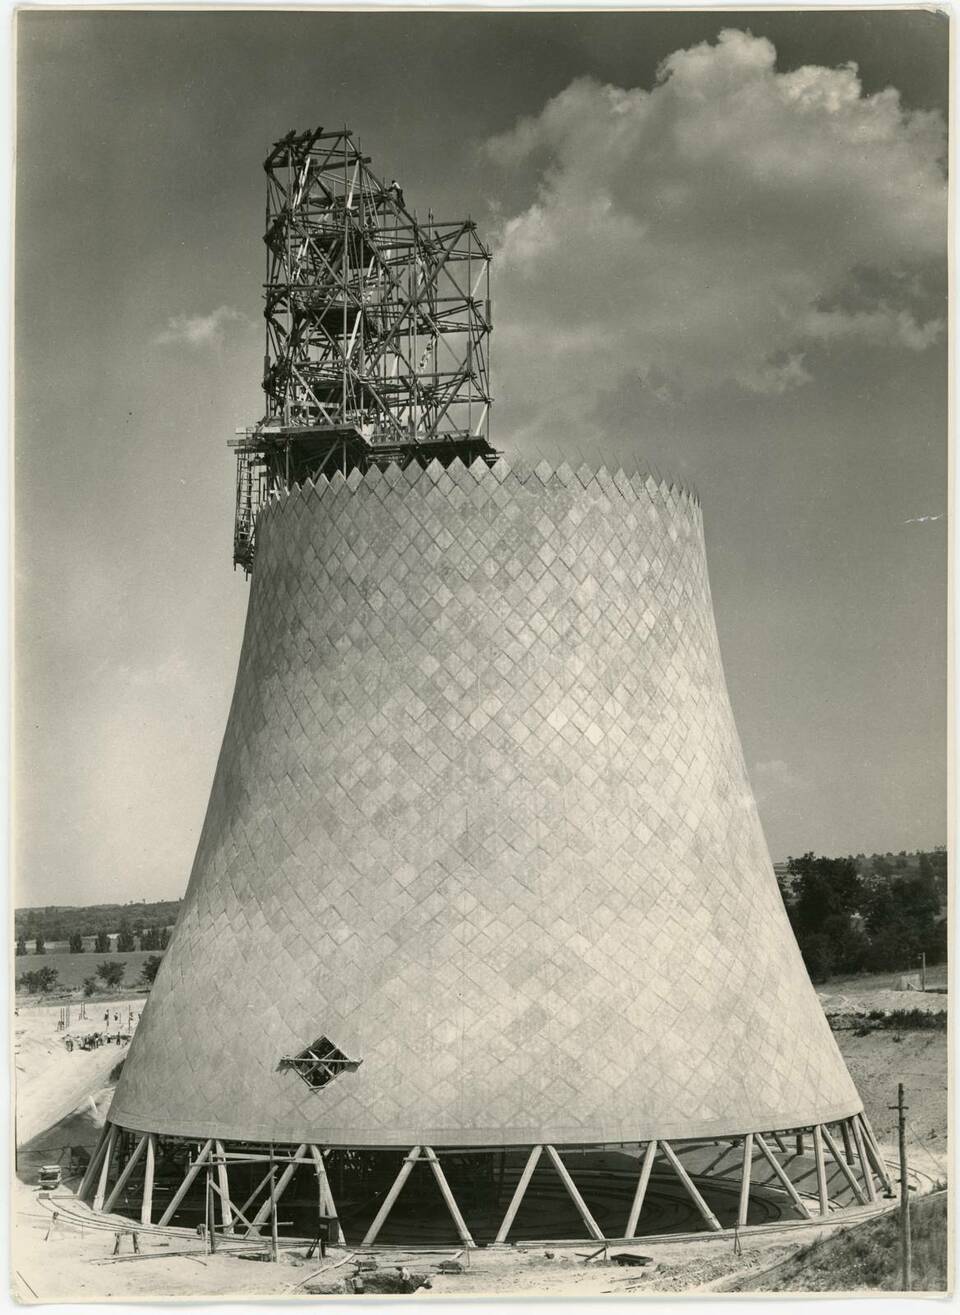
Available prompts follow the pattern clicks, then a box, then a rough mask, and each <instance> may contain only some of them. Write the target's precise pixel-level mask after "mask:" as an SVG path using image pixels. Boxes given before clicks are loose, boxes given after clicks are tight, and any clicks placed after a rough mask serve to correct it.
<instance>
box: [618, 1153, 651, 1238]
mask: <svg viewBox="0 0 960 1315" xmlns="http://www.w3.org/2000/svg"><path fill="white" fill-rule="evenodd" d="M656 1158H657V1142H656V1138H654V1140H653V1141H651V1142H649V1143H648V1145H647V1150H646V1153H645V1155H644V1157H643V1167H642V1168H641V1170H640V1178H639V1181H638V1182H637V1190H636V1192H635V1193H634V1197H633V1204H632V1205H631V1206H630V1214H629V1216H628V1218H627V1228H626V1232H625V1233H624V1237H636V1235H637V1224H638V1223H639V1222H640V1212H641V1210H642V1209H643V1202H644V1200H645V1199H646V1195H647V1188H648V1187H649V1185H650V1175H651V1173H652V1172H653V1162H654V1160H655V1159H656Z"/></svg>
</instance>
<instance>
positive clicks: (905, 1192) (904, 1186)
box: [891, 1082, 913, 1292]
mask: <svg viewBox="0 0 960 1315" xmlns="http://www.w3.org/2000/svg"><path fill="white" fill-rule="evenodd" d="M891 1108H893V1107H892V1106H891ZM896 1108H897V1133H898V1137H899V1141H900V1257H901V1267H902V1281H901V1287H902V1288H903V1291H904V1292H909V1291H910V1290H911V1282H912V1273H911V1270H912V1266H913V1256H912V1254H911V1245H910V1183H909V1180H908V1178H907V1117H906V1116H907V1106H906V1105H904V1103H903V1083H902V1082H900V1083H898V1084H897V1106H896Z"/></svg>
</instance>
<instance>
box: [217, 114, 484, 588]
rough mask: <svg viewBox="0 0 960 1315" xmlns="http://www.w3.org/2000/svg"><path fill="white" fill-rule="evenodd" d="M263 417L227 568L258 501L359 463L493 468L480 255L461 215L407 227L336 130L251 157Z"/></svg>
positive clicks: (245, 559) (244, 442)
mask: <svg viewBox="0 0 960 1315" xmlns="http://www.w3.org/2000/svg"><path fill="white" fill-rule="evenodd" d="M264 169H265V171H266V174H267V208H266V228H265V233H264V242H265V244H266V249H267V268H266V282H265V284H264V299H265V304H264V317H265V319H266V352H265V356H264V375H263V390H264V393H265V394H266V403H267V405H266V413H265V415H264V417H263V419H262V420H261V421H260V422H259V423H258V424H256V425H254V426H252V427H251V428H250V429H247V430H243V431H240V432H241V435H242V436H241V437H240V438H239V440H238V441H235V443H234V446H235V447H236V454H237V486H236V494H237V502H236V522H235V533H234V562H235V564H237V565H240V566H242V567H243V568H244V569H245V570H247V571H249V569H250V567H251V565H252V562H253V554H254V539H255V531H256V516H257V512H258V510H259V508H260V506H262V504H263V502H264V500H265V499H266V498H268V497H269V496H270V494H271V493H272V492H279V491H281V490H282V489H284V488H289V487H290V486H291V485H292V484H293V483H298V482H302V481H303V480H305V479H309V478H315V477H316V476H317V475H319V474H321V473H333V471H335V470H338V469H339V470H340V471H341V472H342V473H344V474H346V473H348V472H349V470H351V469H354V468H356V467H359V468H360V469H361V470H365V469H366V468H367V467H368V466H369V465H370V464H378V465H386V464H388V463H389V462H397V463H398V464H400V465H405V464H408V463H409V462H410V461H411V460H418V461H420V462H422V463H423V464H425V463H426V462H427V461H429V460H432V459H433V458H435V457H436V458H437V459H439V460H440V461H441V463H443V464H446V463H447V462H448V461H451V460H453V458H454V456H460V457H461V458H462V459H466V460H467V462H470V461H472V460H474V459H475V458H476V457H477V456H482V457H485V458H487V459H489V460H491V461H492V460H493V459H494V457H495V455H496V454H495V453H494V452H493V450H492V449H491V448H490V445H489V438H488V431H489V418H490V404H491V400H492V399H491V394H490V377H489V338H490V331H491V317H490V252H489V250H488V249H487V247H486V246H485V245H484V243H483V242H482V241H481V239H480V237H479V235H478V233H477V228H476V224H474V222H473V221H472V220H471V219H456V220H449V221H441V220H438V219H435V218H434V216H433V215H432V214H430V215H428V217H427V220H426V222H425V223H421V222H420V221H419V220H418V218H417V217H416V215H415V214H412V213H411V212H410V211H409V210H408V209H407V207H406V205H405V202H404V197H403V192H402V189H401V188H400V185H399V184H398V183H397V182H396V181H391V182H390V183H384V182H383V181H382V179H380V178H378V177H377V175H376V174H374V173H373V171H372V170H371V168H370V158H369V156H365V155H363V153H362V152H361V150H360V147H359V145H358V144H357V143H356V141H355V140H354V138H353V136H352V134H351V133H350V131H349V130H348V129H346V128H342V129H337V130H334V131H332V132H325V131H324V130H323V129H322V128H317V129H315V130H308V131H307V132H302V133H296V132H290V133H288V134H287V135H286V136H285V137H283V138H281V139H280V141H278V142H276V143H275V144H274V146H273V148H272V149H271V151H270V154H269V155H268V156H267V158H266V160H265V161H264Z"/></svg>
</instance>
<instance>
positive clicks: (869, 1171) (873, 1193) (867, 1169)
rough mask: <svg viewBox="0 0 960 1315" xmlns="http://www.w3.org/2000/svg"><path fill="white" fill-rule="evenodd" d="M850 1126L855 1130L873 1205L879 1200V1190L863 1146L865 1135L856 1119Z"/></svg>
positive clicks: (861, 1167)
mask: <svg viewBox="0 0 960 1315" xmlns="http://www.w3.org/2000/svg"><path fill="white" fill-rule="evenodd" d="M850 1125H851V1127H852V1128H853V1140H854V1143H855V1145H856V1148H857V1156H858V1158H859V1160H860V1173H861V1174H862V1176H863V1181H864V1185H865V1187H866V1189H867V1200H868V1201H870V1202H871V1204H872V1203H873V1202H874V1201H875V1200H876V1199H877V1189H876V1187H875V1186H874V1182H873V1170H872V1169H871V1167H870V1161H869V1159H868V1158H867V1152H866V1149H865V1147H864V1144H863V1133H862V1132H861V1131H860V1124H859V1122H858V1120H857V1119H856V1118H853V1119H851V1120H850Z"/></svg>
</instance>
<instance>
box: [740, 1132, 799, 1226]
mask: <svg viewBox="0 0 960 1315" xmlns="http://www.w3.org/2000/svg"><path fill="white" fill-rule="evenodd" d="M753 1139H754V1141H755V1142H756V1143H757V1145H758V1146H759V1147H760V1153H761V1155H762V1156H763V1158H764V1159H765V1160H766V1162H767V1163H768V1164H769V1166H770V1168H771V1169H772V1170H773V1172H774V1174H775V1175H776V1177H777V1178H778V1179H779V1181H780V1185H781V1187H782V1188H783V1190H784V1191H785V1192H786V1194H787V1196H789V1198H790V1200H791V1201H792V1202H793V1204H794V1205H795V1206H796V1207H797V1209H798V1210H799V1211H800V1213H801V1214H802V1215H803V1217H804V1219H812V1218H813V1215H812V1214H811V1213H810V1211H809V1210H808V1208H807V1205H806V1202H805V1201H804V1200H803V1199H802V1198H801V1196H800V1193H799V1192H798V1191H797V1189H796V1188H795V1187H794V1185H793V1183H792V1182H791V1181H790V1179H789V1177H788V1176H787V1172H786V1170H785V1169H784V1167H783V1165H782V1164H781V1163H780V1161H779V1160H778V1159H777V1157H776V1156H775V1155H774V1154H773V1152H772V1151H771V1149H770V1147H769V1146H768V1145H767V1143H766V1142H765V1141H764V1140H763V1137H762V1136H761V1135H760V1133H759V1132H755V1133H754V1134H753Z"/></svg>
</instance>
